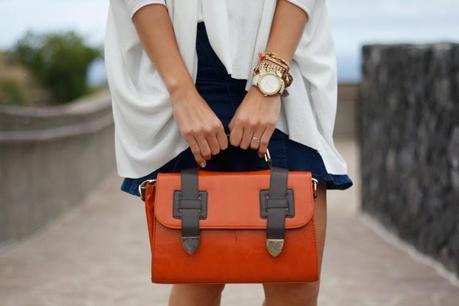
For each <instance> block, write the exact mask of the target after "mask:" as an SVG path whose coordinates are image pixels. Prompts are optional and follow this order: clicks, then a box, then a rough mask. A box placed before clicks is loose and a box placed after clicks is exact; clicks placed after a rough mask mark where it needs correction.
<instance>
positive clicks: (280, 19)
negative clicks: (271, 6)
mask: <svg viewBox="0 0 459 306" xmlns="http://www.w3.org/2000/svg"><path fill="white" fill-rule="evenodd" d="M308 20H309V16H308V15H307V14H306V12H305V11H304V10H302V9H301V8H299V7H298V6H296V5H295V4H293V3H291V2H289V1H287V0H278V1H277V5H276V11H275V13H274V17H273V22H272V25H271V31H270V34H269V39H268V44H267V47H266V51H269V52H274V53H276V54H277V55H278V56H279V57H281V58H282V59H284V60H285V61H287V63H289V64H290V62H291V60H292V57H293V54H294V53H295V50H296V48H297V46H298V43H299V41H300V38H301V35H302V33H303V30H304V27H305V26H306V23H307V22H308Z"/></svg>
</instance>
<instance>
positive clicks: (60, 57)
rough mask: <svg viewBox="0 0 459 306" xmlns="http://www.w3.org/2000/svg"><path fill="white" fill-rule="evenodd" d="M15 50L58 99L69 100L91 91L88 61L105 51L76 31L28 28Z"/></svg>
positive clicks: (22, 61)
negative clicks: (46, 30)
mask: <svg viewBox="0 0 459 306" xmlns="http://www.w3.org/2000/svg"><path fill="white" fill-rule="evenodd" d="M12 52H13V54H14V56H15V58H16V59H17V60H18V61H19V62H20V63H22V64H23V65H25V66H26V67H27V68H28V69H29V70H30V71H31V73H32V74H33V76H34V77H35V78H36V80H37V81H38V82H39V83H40V84H41V85H42V86H44V87H46V88H48V89H49V90H50V91H51V92H52V95H53V96H54V98H55V100H56V102H57V103H66V102H70V101H71V100H74V99H76V98H78V97H80V96H83V95H85V94H87V93H88V92H89V88H88V84H87V71H88V68H89V65H90V64H91V63H92V61H94V60H95V59H96V58H98V57H100V56H101V54H102V51H101V50H99V49H96V48H93V47H90V46H88V45H86V44H85V42H84V40H83V38H82V37H81V36H79V35H78V34H76V33H75V32H73V31H69V32H63V33H48V34H35V33H32V32H30V31H29V32H27V33H26V34H25V35H24V36H23V37H22V38H21V39H20V40H19V41H18V42H17V43H16V45H15V46H14V47H13V49H12Z"/></svg>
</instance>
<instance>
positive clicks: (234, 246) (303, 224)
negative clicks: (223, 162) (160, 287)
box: [145, 169, 319, 284]
mask: <svg viewBox="0 0 459 306" xmlns="http://www.w3.org/2000/svg"><path fill="white" fill-rule="evenodd" d="M270 174H271V170H270V169H266V170H257V171H245V172H237V171H231V172H222V171H207V170H203V169H199V170H198V177H199V180H198V185H199V190H205V191H206V192H207V216H206V218H204V219H200V220H199V228H200V242H199V244H200V245H199V247H198V248H197V250H196V251H195V252H194V253H193V254H189V253H187V252H186V251H185V250H184V249H183V247H182V240H181V231H182V229H181V219H177V218H174V216H173V202H174V191H176V190H179V189H181V175H180V172H164V173H158V175H157V178H156V183H155V184H148V185H147V188H146V191H145V209H146V217H147V225H148V234H149V240H150V250H151V281H152V282H153V283H168V284H174V283H278V282H309V281H316V280H318V277H319V276H318V264H317V260H318V259H317V247H316V239H315V238H316V236H315V227H314V198H313V185H312V174H311V172H309V171H288V179H287V187H288V188H289V189H291V190H293V198H294V206H295V207H294V209H295V214H294V216H293V217H290V216H286V218H285V224H284V226H285V242H284V245H283V249H282V252H281V253H280V254H279V255H278V256H276V257H273V256H271V254H269V253H268V251H267V250H266V246H265V244H266V231H267V219H266V218H262V217H261V216H260V190H267V189H269V184H270Z"/></svg>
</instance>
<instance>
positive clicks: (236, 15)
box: [105, 0, 347, 178]
mask: <svg viewBox="0 0 459 306" xmlns="http://www.w3.org/2000/svg"><path fill="white" fill-rule="evenodd" d="M201 1H202V17H203V20H204V22H205V24H206V29H207V34H208V37H209V41H210V44H211V46H212V48H213V49H214V50H215V53H216V54H217V55H218V57H219V59H220V60H221V61H222V63H223V64H224V66H225V67H226V69H227V71H228V73H229V74H231V76H232V77H233V78H237V79H246V80H247V83H246V89H247V90H248V89H249V88H250V86H251V73H252V69H253V67H255V65H256V64H257V61H258V57H257V53H258V52H260V51H265V47H266V45H267V42H268V37H269V32H270V28H271V23H272V19H273V16H274V11H275V7H276V0H250V1H246V0H201ZM288 1H290V2H292V3H293V4H295V5H297V6H298V7H299V8H301V9H303V10H304V11H305V12H306V13H307V14H308V15H309V22H308V23H307V24H306V26H305V29H304V32H303V34H302V37H301V40H300V43H299V46H298V48H297V49H296V51H295V54H294V57H293V60H292V63H291V74H292V76H293V83H292V84H291V86H290V87H289V93H290V95H289V96H288V97H283V98H282V110H281V114H280V117H279V120H278V123H277V128H278V129H280V130H281V131H283V132H284V133H286V134H288V135H289V138H290V139H292V140H294V141H297V142H299V143H302V144H304V145H307V146H309V147H311V148H313V149H316V150H317V151H318V152H319V153H320V154H321V156H322V158H323V161H324V164H325V167H326V169H327V171H328V172H329V173H331V174H347V164H346V162H345V160H344V159H343V157H342V156H341V155H340V153H339V152H338V151H337V149H336V148H335V145H334V142H333V129H334V122H335V115H336V106H337V75H336V55H335V47H334V42H333V40H332V34H331V29H330V23H329V18H328V12H327V7H326V3H325V0H288ZM154 3H156V4H160V5H165V6H166V7H167V9H168V12H169V16H170V18H171V21H172V24H173V27H174V32H175V35H176V39H177V44H178V46H179V50H180V53H181V55H182V57H183V60H184V62H185V65H186V67H187V69H188V71H189V73H190V74H191V76H192V78H193V80H196V75H197V53H196V48H195V43H196V29H197V28H196V25H197V19H198V13H199V8H200V7H199V2H198V0H163V1H161V0H111V1H110V8H109V12H108V19H107V29H106V36H105V63H106V71H107V78H108V83H109V88H110V92H111V96H112V104H113V116H114V121H115V150H116V162H117V169H118V174H119V175H120V176H122V177H130V178H138V177H142V176H144V175H147V174H149V173H150V172H152V171H154V170H156V169H158V168H159V167H161V166H162V165H164V164H165V163H167V162H168V161H169V160H171V159H172V158H174V157H175V156H176V155H178V154H179V153H180V152H182V151H183V150H185V149H186V148H187V147H188V144H187V142H186V141H185V139H184V138H183V137H182V136H181V134H180V131H179V129H178V126H177V124H176V122H175V120H174V118H173V115H172V109H171V104H170V100H169V94H168V92H167V89H166V87H165V84H164V83H163V81H162V79H161V77H160V75H159V73H158V71H157V70H156V69H155V67H154V65H153V64H152V62H151V61H150V60H149V57H148V55H147V54H146V52H145V50H144V49H143V47H142V44H141V42H140V41H139V38H138V36H137V32H136V30H135V27H134V24H133V23H132V16H133V15H134V14H135V12H136V11H137V10H139V9H140V8H142V7H143V6H145V5H149V4H154ZM153 24H154V23H153Z"/></svg>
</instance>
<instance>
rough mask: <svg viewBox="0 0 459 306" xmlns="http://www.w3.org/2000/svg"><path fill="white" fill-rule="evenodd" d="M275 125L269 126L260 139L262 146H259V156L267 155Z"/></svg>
mask: <svg viewBox="0 0 459 306" xmlns="http://www.w3.org/2000/svg"><path fill="white" fill-rule="evenodd" d="M275 128H276V127H275V126H268V127H267V128H266V129H265V130H264V131H263V135H262V136H261V139H260V146H259V148H258V156H260V157H263V155H265V153H266V151H267V149H268V144H269V140H270V139H271V136H272V134H273V133H274V129H275Z"/></svg>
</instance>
